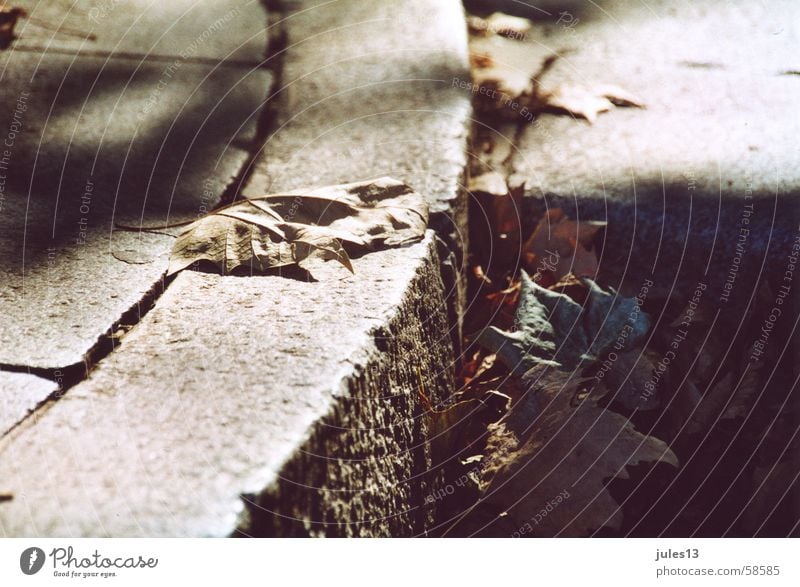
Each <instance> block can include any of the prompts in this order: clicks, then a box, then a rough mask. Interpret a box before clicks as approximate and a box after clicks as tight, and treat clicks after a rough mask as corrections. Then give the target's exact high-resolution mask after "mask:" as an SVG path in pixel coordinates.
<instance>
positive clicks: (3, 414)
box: [0, 371, 58, 491]
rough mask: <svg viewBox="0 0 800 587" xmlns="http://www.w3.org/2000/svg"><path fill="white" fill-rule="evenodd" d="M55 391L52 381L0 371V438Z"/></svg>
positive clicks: (0, 486)
mask: <svg viewBox="0 0 800 587" xmlns="http://www.w3.org/2000/svg"><path fill="white" fill-rule="evenodd" d="M57 390H58V385H57V384H56V383H55V382H53V381H48V380H47V379H42V378H41V377H36V376H35V375H28V374H27V373H9V372H8V371H0V436H2V435H3V434H5V433H6V432H8V431H9V430H10V429H11V428H12V427H14V426H16V425H17V424H18V423H19V422H20V421H22V419H23V418H25V416H27V415H28V414H29V413H30V412H32V411H33V409H34V408H36V406H38V405H39V404H40V403H41V402H43V401H45V400H46V399H47V398H48V397H49V396H50V395H51V394H52V393H55V392H56V391H57ZM2 489H3V487H2V481H0V491H2Z"/></svg>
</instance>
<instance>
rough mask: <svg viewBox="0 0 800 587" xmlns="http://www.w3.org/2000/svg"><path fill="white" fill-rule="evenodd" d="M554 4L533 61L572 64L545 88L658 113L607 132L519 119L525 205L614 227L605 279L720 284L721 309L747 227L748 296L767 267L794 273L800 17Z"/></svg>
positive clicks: (762, 9) (550, 117)
mask: <svg viewBox="0 0 800 587" xmlns="http://www.w3.org/2000/svg"><path fill="white" fill-rule="evenodd" d="M556 4H557V3H550V2H548V3H546V6H544V8H546V9H548V10H549V11H550V13H551V15H552V18H549V20H548V21H547V22H543V23H540V25H539V26H538V28H535V29H534V31H533V33H532V35H533V36H532V37H531V38H529V39H527V40H526V42H525V44H528V45H530V52H531V55H541V52H542V51H541V47H542V45H545V46H546V47H547V48H549V49H550V50H551V51H552V52H553V53H555V54H558V55H560V58H559V60H558V61H557V62H556V63H555V65H554V67H553V68H552V69H551V70H550V71H549V72H548V73H546V74H545V75H544V76H543V77H542V79H541V83H542V86H543V89H544V90H549V89H553V88H555V87H558V86H560V85H582V86H588V87H592V86H595V85H598V84H615V85H618V86H621V87H622V88H624V89H625V90H628V91H629V92H632V93H633V94H635V95H638V96H639V97H640V98H641V99H642V100H643V101H644V102H645V103H646V105H647V108H646V109H635V108H624V109H623V108H617V109H615V110H613V111H611V112H608V113H605V114H601V115H600V116H599V117H598V119H597V121H596V122H595V124H594V125H589V124H588V123H586V122H585V121H583V120H576V119H573V118H572V117H570V116H567V115H555V114H544V115H541V116H540V117H539V118H538V119H537V120H536V121H535V122H533V123H530V122H528V121H524V120H520V122H519V125H520V129H521V131H522V138H521V141H520V142H519V144H518V147H519V152H518V153H517V155H516V156H515V157H514V160H513V166H514V168H515V171H516V173H517V174H518V178H517V179H519V178H524V179H525V180H526V181H527V195H528V196H530V197H529V198H528V200H527V203H528V204H529V205H530V207H531V208H541V207H542V206H543V205H547V206H549V207H556V206H560V207H562V208H564V209H565V211H566V212H567V214H568V215H570V216H571V217H573V218H575V217H580V218H582V219H597V220H608V222H609V226H608V230H607V233H606V240H605V246H604V251H605V252H604V253H603V257H602V259H601V271H602V272H606V273H607V274H608V275H609V276H612V275H613V276H614V279H615V280H617V279H620V278H621V277H623V276H625V277H626V278H628V279H629V280H631V281H637V280H638V281H641V280H642V279H644V278H646V277H649V276H652V275H654V276H655V277H656V280H657V282H658V283H657V285H658V286H659V287H664V288H671V287H672V284H673V283H676V280H677V283H680V282H686V284H687V285H689V284H693V283H696V282H697V281H698V280H699V279H706V280H708V281H709V282H710V283H711V284H712V287H711V290H712V291H713V294H712V295H713V296H714V297H718V296H720V294H721V292H722V290H721V286H722V284H723V283H724V282H725V280H726V279H727V277H728V273H729V270H730V267H731V265H732V262H733V258H734V255H735V254H736V245H737V244H738V242H739V241H738V240H737V238H738V236H739V235H740V233H741V232H740V229H741V228H745V229H749V230H750V233H749V237H748V239H747V242H746V244H745V248H746V253H745V256H744V260H743V262H742V267H743V271H740V272H739V275H738V277H737V278H736V279H737V283H736V288H735V291H734V296H736V295H739V296H740V297H743V298H744V299H745V300H746V299H748V298H749V297H750V295H751V293H752V291H753V287H752V284H753V282H754V281H755V280H757V279H758V277H759V274H760V271H761V268H762V264H765V267H764V270H767V268H769V267H770V266H772V269H780V268H782V267H783V266H785V264H786V255H787V254H788V252H789V246H790V245H791V241H792V240H793V239H794V238H795V236H796V233H797V219H798V217H799V215H798V213H799V212H800V199H798V191H800V172H798V170H799V169H800V166H798V157H797V153H798V151H797V147H796V141H797V135H798V131H800V122H798V119H797V117H796V116H795V115H794V110H795V109H796V104H797V92H798V90H800V77H798V76H797V75H788V74H787V73H786V72H787V71H792V70H797V68H798V61H797V55H798V54H800V53H798V50H799V49H800V41H799V38H798V22H800V12H799V11H798V9H799V8H800V6H798V5H797V3H792V2H780V3H771V4H769V5H768V6H767V5H761V4H759V3H752V2H722V1H720V2H703V3H695V4H682V5H681V6H680V7H677V6H675V5H674V4H673V3H670V2H648V3H647V5H644V4H641V3H631V2H622V1H616V2H610V3H604V4H603V6H602V7H600V6H599V5H598V6H594V5H592V4H591V3H582V4H581V5H580V6H577V5H570V6H564V7H559V6H556ZM534 18H536V16H535V15H534ZM558 19H561V22H555V21H556V20H558ZM546 20H547V19H546ZM750 203H752V204H754V209H753V214H752V216H750V217H748V218H747V220H748V223H747V224H743V221H742V218H743V217H745V215H746V209H745V208H744V207H745V205H748V204H750ZM746 275H749V277H745V276H746Z"/></svg>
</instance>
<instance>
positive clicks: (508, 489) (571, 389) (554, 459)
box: [480, 365, 678, 537]
mask: <svg viewBox="0 0 800 587" xmlns="http://www.w3.org/2000/svg"><path fill="white" fill-rule="evenodd" d="M523 381H524V385H525V388H526V390H527V391H526V393H525V396H524V397H523V398H522V399H521V400H520V401H519V402H518V403H517V404H516V405H514V406H513V407H512V409H511V411H510V412H509V413H508V414H507V415H506V416H505V417H504V418H503V419H501V420H500V421H499V422H497V423H496V424H492V425H490V426H489V438H488V441H487V446H486V450H485V453H486V456H485V458H484V462H485V466H484V468H483V469H482V471H481V479H480V490H481V493H482V494H483V496H484V498H483V499H484V500H485V501H487V502H489V503H497V504H499V505H500V507H501V508H502V510H501V511H507V512H508V515H509V516H511V517H512V518H513V520H514V521H515V523H516V525H517V527H518V528H519V530H518V532H519V534H520V535H526V536H543V537H553V536H563V537H575V536H585V535H587V534H588V533H590V532H591V531H593V530H598V529H600V528H604V527H610V528H619V526H620V523H621V521H622V511H621V508H620V506H619V505H618V504H617V502H616V501H615V500H614V498H613V497H612V496H611V494H610V493H609V492H608V489H607V482H608V480H609V479H613V478H619V479H625V478H627V477H628V474H627V472H626V467H628V466H632V465H636V464H638V463H642V462H658V461H661V462H665V463H669V464H670V465H673V466H676V467H677V466H678V459H677V457H676V456H675V454H674V453H673V452H672V451H671V450H670V449H669V447H668V446H667V445H666V443H664V442H663V441H661V440H659V439H658V438H655V437H652V436H645V435H643V434H640V433H639V432H637V431H636V430H635V429H634V427H633V425H632V424H631V423H630V422H629V421H628V420H627V419H626V418H625V417H623V416H621V415H619V414H616V413H614V412H611V411H609V410H605V409H603V408H601V407H599V406H598V405H597V403H596V398H595V397H593V395H592V394H586V393H584V392H582V382H580V381H576V380H574V379H570V375H569V374H568V373H566V372H564V371H560V370H556V369H554V368H552V367H549V366H546V365H538V366H537V367H535V368H533V369H532V370H531V371H529V372H528V373H526V375H525V376H524V378H523Z"/></svg>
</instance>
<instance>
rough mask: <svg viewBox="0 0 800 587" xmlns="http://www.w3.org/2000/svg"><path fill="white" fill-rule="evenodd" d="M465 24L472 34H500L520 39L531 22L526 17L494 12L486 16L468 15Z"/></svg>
mask: <svg viewBox="0 0 800 587" xmlns="http://www.w3.org/2000/svg"><path fill="white" fill-rule="evenodd" d="M467 26H468V27H469V32H470V33H472V34H473V35H481V36H487V35H501V36H503V37H510V38H512V39H517V40H521V39H524V38H525V35H527V34H528V32H530V30H531V27H532V26H533V23H531V21H530V20H528V19H527V18H522V17H519V16H512V15H510V14H505V13H503V12H495V13H493V14H491V15H490V16H488V17H486V18H481V17H479V16H469V17H468V18H467Z"/></svg>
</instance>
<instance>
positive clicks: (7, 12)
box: [0, 4, 28, 49]
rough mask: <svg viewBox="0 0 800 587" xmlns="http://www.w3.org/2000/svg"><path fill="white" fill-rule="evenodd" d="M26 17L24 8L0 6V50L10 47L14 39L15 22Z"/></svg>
mask: <svg viewBox="0 0 800 587" xmlns="http://www.w3.org/2000/svg"><path fill="white" fill-rule="evenodd" d="M26 16H28V13H27V12H26V11H25V9H24V8H19V7H17V6H11V7H9V6H6V5H5V4H4V5H3V6H0V49H6V48H8V46H9V45H11V41H13V40H14V39H15V38H16V37H15V36H14V27H16V26H17V20H18V19H19V18H20V17H22V18H24V17H26Z"/></svg>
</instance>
